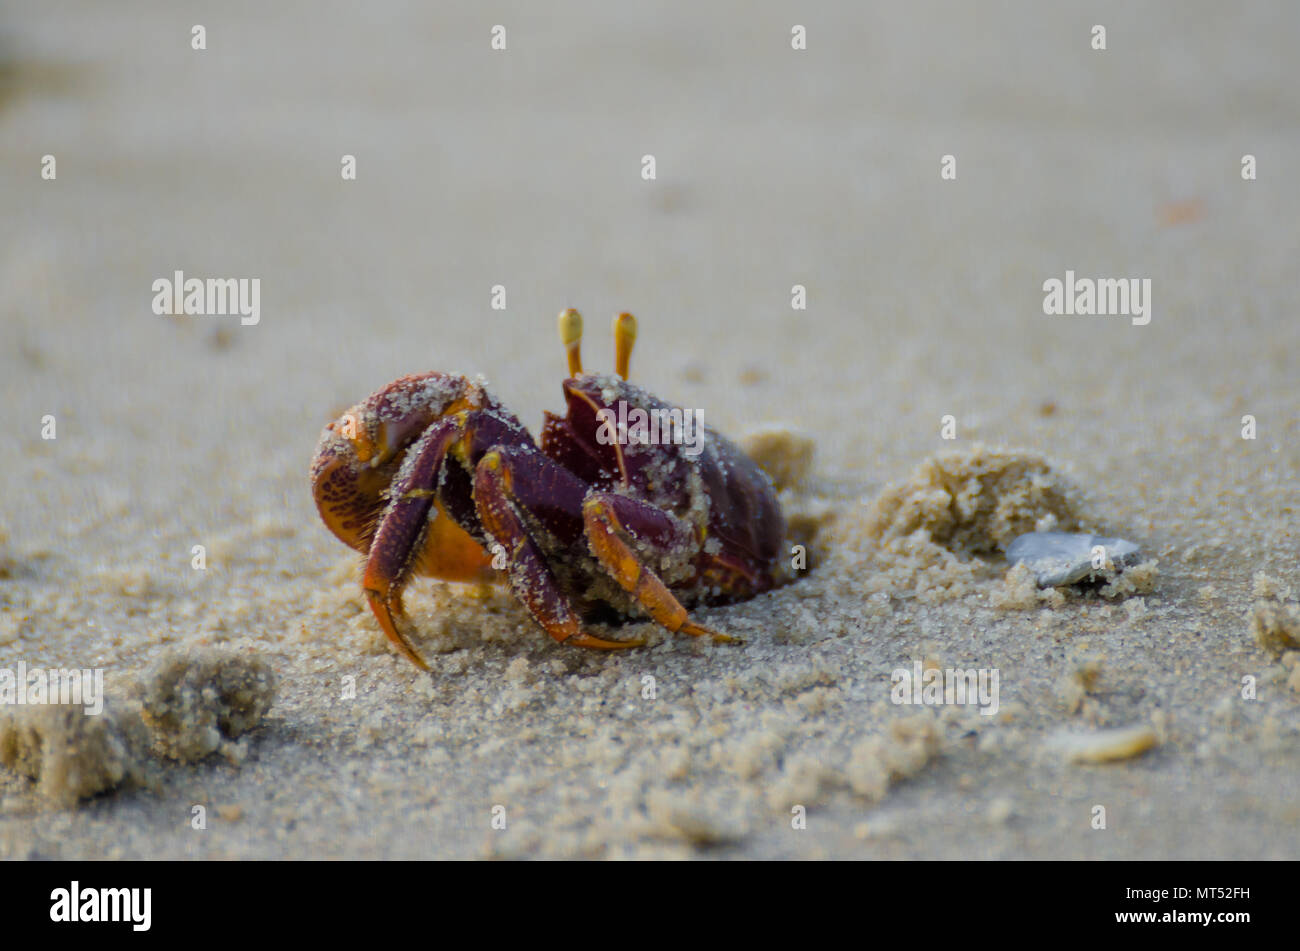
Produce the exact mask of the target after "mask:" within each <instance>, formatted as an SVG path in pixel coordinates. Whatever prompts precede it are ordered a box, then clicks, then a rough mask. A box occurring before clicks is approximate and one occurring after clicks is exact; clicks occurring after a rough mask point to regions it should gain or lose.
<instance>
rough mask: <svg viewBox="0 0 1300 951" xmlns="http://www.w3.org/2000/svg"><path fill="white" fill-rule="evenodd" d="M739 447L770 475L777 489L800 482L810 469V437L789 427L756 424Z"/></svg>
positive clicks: (811, 448) (811, 447)
mask: <svg viewBox="0 0 1300 951" xmlns="http://www.w3.org/2000/svg"><path fill="white" fill-rule="evenodd" d="M740 448H741V449H743V450H744V451H745V454H746V455H747V456H749V458H751V459H753V460H754V461H755V462H756V463H758V467H759V468H760V469H762V470H763V471H764V472H766V473H767V474H768V475H769V476H771V478H772V483H773V485H775V486H776V488H777V489H778V490H781V489H787V488H793V487H795V486H798V485H800V484H801V483H803V481H804V480H805V479H806V478H807V476H808V473H809V471H811V469H812V461H813V451H814V444H813V438H812V436H810V435H809V434H808V433H805V432H800V431H799V430H796V429H791V428H790V427H788V426H783V425H780V424H777V423H769V424H767V425H765V426H760V427H756V428H754V429H752V430H750V431H749V432H748V433H746V434H745V436H744V437H743V438H742V439H741V441H740Z"/></svg>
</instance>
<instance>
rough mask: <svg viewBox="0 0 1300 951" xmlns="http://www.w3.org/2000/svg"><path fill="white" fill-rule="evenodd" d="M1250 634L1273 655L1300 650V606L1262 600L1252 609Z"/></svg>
mask: <svg viewBox="0 0 1300 951" xmlns="http://www.w3.org/2000/svg"><path fill="white" fill-rule="evenodd" d="M1250 633H1251V636H1252V637H1254V638H1255V643H1256V644H1258V645H1259V646H1260V647H1262V648H1264V650H1266V651H1268V652H1269V653H1271V654H1282V653H1283V652H1284V651H1288V650H1300V604H1297V603H1296V602H1294V601H1291V602H1287V601H1280V600H1276V599H1271V598H1268V599H1265V598H1260V599H1259V600H1257V601H1256V602H1255V604H1254V607H1253V608H1252V609H1251V614H1250Z"/></svg>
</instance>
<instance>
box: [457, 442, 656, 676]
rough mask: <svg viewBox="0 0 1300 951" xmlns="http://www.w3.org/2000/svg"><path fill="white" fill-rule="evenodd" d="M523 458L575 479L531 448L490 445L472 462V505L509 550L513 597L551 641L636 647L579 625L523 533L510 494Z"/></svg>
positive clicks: (525, 530) (517, 500)
mask: <svg viewBox="0 0 1300 951" xmlns="http://www.w3.org/2000/svg"><path fill="white" fill-rule="evenodd" d="M525 458H526V459H527V460H528V461H529V462H533V463H535V462H536V461H537V460H542V461H544V462H545V463H547V470H549V471H550V472H551V474H552V475H554V476H555V477H556V478H557V479H563V478H564V477H568V479H571V480H572V481H573V482H574V483H577V481H578V480H577V479H576V478H574V477H573V476H572V475H571V474H570V473H568V472H566V471H565V470H563V469H561V468H560V467H559V466H556V465H554V464H553V463H551V462H550V460H548V459H546V457H545V456H542V455H541V454H540V453H537V452H535V451H532V450H519V449H492V450H490V451H488V452H487V453H485V454H484V456H483V458H482V459H481V460H479V463H478V466H476V467H475V469H474V505H475V508H476V509H477V511H478V516H479V519H480V520H481V521H482V523H483V527H484V528H485V529H486V530H487V532H488V534H489V535H491V536H492V538H493V539H494V540H495V541H496V542H497V543H499V544H500V545H502V546H504V547H505V549H506V551H507V552H508V553H509V566H508V568H507V570H508V572H509V577H510V587H511V589H512V590H513V591H514V593H515V596H516V597H518V598H519V600H520V601H522V602H523V604H524V606H525V607H526V608H527V609H528V611H529V613H530V614H532V616H533V618H534V619H535V620H536V621H537V623H538V624H540V625H541V626H542V627H544V628H545V629H546V632H547V633H548V634H550V635H551V637H553V638H555V639H556V640H557V641H560V642H563V643H568V644H576V645H578V646H579V647H594V648H597V649H599V650H621V649H623V648H626V647H639V646H641V645H642V644H644V643H645V641H643V640H639V639H638V640H627V641H611V640H606V639H604V638H601V637H596V636H595V635H593V634H588V633H586V632H585V631H583V630H582V625H581V622H580V621H579V618H578V613H577V612H576V611H575V610H574V609H573V606H572V605H571V604H570V602H569V599H568V598H567V597H565V595H564V594H563V592H562V591H561V590H560V587H559V585H558V584H556V581H555V576H554V575H553V574H552V573H551V570H550V569H549V568H548V567H547V566H546V560H545V556H544V555H543V552H542V549H541V547H540V546H539V545H538V544H537V542H536V541H535V540H534V539H533V537H532V535H531V534H530V533H529V531H528V527H527V526H526V525H525V524H524V521H523V519H522V518H521V517H520V515H519V512H518V508H519V507H521V506H522V505H524V501H523V500H521V499H520V498H519V497H518V496H517V495H516V493H515V484H514V483H515V479H514V471H515V465H516V463H517V462H519V461H521V460H522V459H525ZM555 488H558V489H559V490H560V491H559V492H557V494H561V495H563V494H565V493H564V492H563V490H564V489H565V488H568V489H569V490H570V491H569V492H568V494H569V495H570V496H572V495H573V494H574V491H573V490H574V486H556V487H555ZM581 490H582V487H581V486H580V484H579V485H578V486H577V492H578V493H580V492H581ZM580 497H581V496H580V495H577V496H576V498H580Z"/></svg>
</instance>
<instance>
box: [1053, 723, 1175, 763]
mask: <svg viewBox="0 0 1300 951" xmlns="http://www.w3.org/2000/svg"><path fill="white" fill-rule="evenodd" d="M1159 743H1160V739H1159V737H1158V736H1157V735H1156V731H1155V730H1154V729H1152V728H1151V727H1150V726H1147V725H1145V724H1139V725H1137V726H1129V727H1123V728H1121V729H1117V730H1100V731H1098V732H1096V733H1084V734H1078V733H1058V734H1057V735H1055V736H1054V737H1052V738H1051V739H1050V740H1049V741H1048V745H1049V746H1050V747H1052V748H1053V749H1055V750H1056V751H1057V752H1058V753H1060V754H1062V755H1063V756H1064V757H1065V758H1066V760H1068V761H1069V762H1071V763H1110V762H1114V761H1115V760H1122V759H1131V758H1132V757H1134V756H1138V755H1140V754H1142V753H1145V752H1146V751H1147V750H1149V749H1152V748H1153V747H1155V746H1157V745H1159Z"/></svg>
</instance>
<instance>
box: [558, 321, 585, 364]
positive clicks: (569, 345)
mask: <svg viewBox="0 0 1300 951" xmlns="http://www.w3.org/2000/svg"><path fill="white" fill-rule="evenodd" d="M559 323H560V342H561V343H562V344H564V350H565V353H567V354H568V357H569V376H577V375H578V374H579V373H581V372H582V353H581V348H582V315H581V314H579V313H578V312H577V311H576V310H574V309H573V308H572V307H570V308H569V309H568V310H564V311H561V312H560V321H559Z"/></svg>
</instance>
